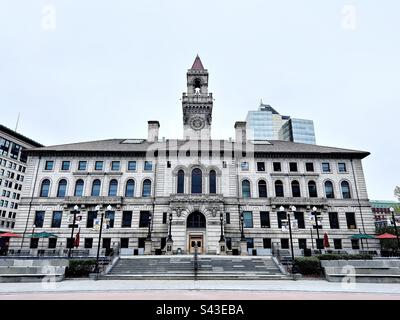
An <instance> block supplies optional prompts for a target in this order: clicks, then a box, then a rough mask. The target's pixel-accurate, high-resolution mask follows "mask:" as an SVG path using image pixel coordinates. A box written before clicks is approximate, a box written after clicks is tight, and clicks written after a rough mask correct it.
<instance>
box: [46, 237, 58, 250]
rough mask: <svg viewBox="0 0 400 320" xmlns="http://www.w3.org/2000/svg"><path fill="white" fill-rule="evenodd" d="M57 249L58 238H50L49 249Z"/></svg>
mask: <svg viewBox="0 0 400 320" xmlns="http://www.w3.org/2000/svg"><path fill="white" fill-rule="evenodd" d="M56 247H57V238H49V247H48V248H49V249H55V248H56Z"/></svg>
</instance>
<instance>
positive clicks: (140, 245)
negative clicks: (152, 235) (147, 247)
mask: <svg viewBox="0 0 400 320" xmlns="http://www.w3.org/2000/svg"><path fill="white" fill-rule="evenodd" d="M145 241H146V238H139V239H138V248H143V249H144V243H145Z"/></svg>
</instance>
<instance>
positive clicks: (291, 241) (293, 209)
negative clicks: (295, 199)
mask: <svg viewBox="0 0 400 320" xmlns="http://www.w3.org/2000/svg"><path fill="white" fill-rule="evenodd" d="M290 210H291V211H292V212H296V207H295V206H292V207H290ZM287 216H288V223H289V237H290V248H291V252H292V261H293V262H292V263H293V266H294V250H293V237H292V224H291V222H290V212H288V213H287ZM292 273H293V268H292Z"/></svg>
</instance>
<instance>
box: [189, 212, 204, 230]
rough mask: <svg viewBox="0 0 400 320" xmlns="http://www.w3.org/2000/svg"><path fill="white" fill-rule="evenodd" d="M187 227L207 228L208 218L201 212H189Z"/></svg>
mask: <svg viewBox="0 0 400 320" xmlns="http://www.w3.org/2000/svg"><path fill="white" fill-rule="evenodd" d="M186 227H187V228H205V227H206V218H205V217H204V215H203V214H202V213H201V212H198V211H195V212H192V213H191V214H189V216H188V217H187V220H186Z"/></svg>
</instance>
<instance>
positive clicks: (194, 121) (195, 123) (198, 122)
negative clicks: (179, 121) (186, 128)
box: [190, 117, 205, 130]
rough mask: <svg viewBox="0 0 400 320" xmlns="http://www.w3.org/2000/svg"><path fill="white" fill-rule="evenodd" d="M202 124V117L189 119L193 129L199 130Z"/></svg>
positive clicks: (202, 126) (203, 123)
mask: <svg viewBox="0 0 400 320" xmlns="http://www.w3.org/2000/svg"><path fill="white" fill-rule="evenodd" d="M204 126H205V122H204V119H202V118H200V117H194V118H192V120H190V127H191V128H192V129H193V130H201V129H203V128H204Z"/></svg>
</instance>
